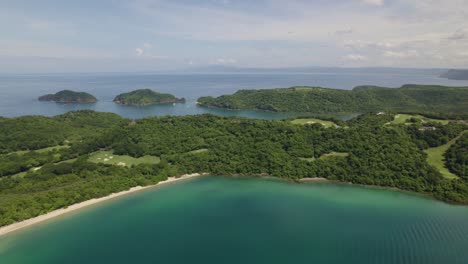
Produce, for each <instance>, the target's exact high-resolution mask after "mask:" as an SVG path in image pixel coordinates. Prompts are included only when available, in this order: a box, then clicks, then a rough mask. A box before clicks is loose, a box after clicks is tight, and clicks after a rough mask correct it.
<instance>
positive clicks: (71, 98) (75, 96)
mask: <svg viewBox="0 0 468 264" xmlns="http://www.w3.org/2000/svg"><path fill="white" fill-rule="evenodd" d="M38 100H39V101H53V102H57V103H95V102H97V99H96V97H94V96H93V95H91V94H89V93H85V92H75V91H71V90H63V91H60V92H58V93H55V94H46V95H43V96H40V97H39V98H38Z"/></svg>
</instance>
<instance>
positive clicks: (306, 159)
mask: <svg viewBox="0 0 468 264" xmlns="http://www.w3.org/2000/svg"><path fill="white" fill-rule="evenodd" d="M299 159H300V160H303V161H307V162H312V161H314V160H315V158H302V157H301V158H299Z"/></svg>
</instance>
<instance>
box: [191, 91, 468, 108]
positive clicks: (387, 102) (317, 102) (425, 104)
mask: <svg viewBox="0 0 468 264" xmlns="http://www.w3.org/2000/svg"><path fill="white" fill-rule="evenodd" d="M198 102H199V104H200V105H201V106H207V107H219V108H227V109H250V110H265V111H274V112H304V113H364V112H376V111H395V112H434V113H459V114H460V113H468V104H467V103H466V102H468V87H445V86H429V85H404V86H402V87H401V88H385V87H378V86H359V87H356V88H354V89H353V90H340V89H328V88H321V87H291V88H279V89H266V90H240V91H237V92H236V93H234V94H232V95H223V96H220V97H217V98H213V97H201V98H199V99H198Z"/></svg>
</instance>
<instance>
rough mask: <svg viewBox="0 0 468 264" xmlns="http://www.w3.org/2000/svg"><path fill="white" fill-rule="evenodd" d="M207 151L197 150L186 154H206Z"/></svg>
mask: <svg viewBox="0 0 468 264" xmlns="http://www.w3.org/2000/svg"><path fill="white" fill-rule="evenodd" d="M207 151H208V149H197V150H192V151H189V152H187V154H198V153H203V152H207Z"/></svg>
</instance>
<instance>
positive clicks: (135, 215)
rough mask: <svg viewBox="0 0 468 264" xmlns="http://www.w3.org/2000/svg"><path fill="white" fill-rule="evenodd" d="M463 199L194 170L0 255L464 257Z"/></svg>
mask: <svg viewBox="0 0 468 264" xmlns="http://www.w3.org/2000/svg"><path fill="white" fill-rule="evenodd" d="M466 245H468V208H467V207H463V206H453V205H448V204H444V203H441V202H438V201H434V200H431V199H427V198H424V197H420V196H413V195H409V194H406V193H402V192H395V191H389V190H382V189H374V188H366V187H359V186H351V185H346V184H335V183H307V184H295V183H286V182H283V181H279V180H273V179H260V178H248V177H245V178H244V177H238V178H234V177H221V176H218V177H215V176H209V177H201V178H196V179H190V180H187V181H184V182H180V183H176V184H171V185H166V186H161V187H156V188H154V189H149V190H146V191H142V192H139V193H135V194H131V195H128V196H125V197H122V198H119V199H115V200H112V201H109V202H105V203H102V204H98V205H95V206H93V207H89V208H86V209H83V210H80V211H76V212H74V213H71V214H68V215H65V216H63V217H59V218H56V219H53V220H50V221H48V222H45V223H42V224H39V225H36V226H33V227H29V228H26V229H23V230H21V231H18V232H14V233H11V234H9V235H7V236H5V237H2V238H1V239H0V259H1V260H2V263H9V264H16V263H49V264H53V263H360V264H362V263H400V264H405V263H412V264H417V263H424V264H430V263H467V261H468V251H467V250H466Z"/></svg>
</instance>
